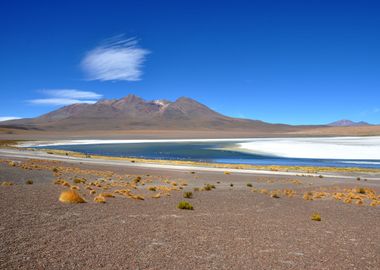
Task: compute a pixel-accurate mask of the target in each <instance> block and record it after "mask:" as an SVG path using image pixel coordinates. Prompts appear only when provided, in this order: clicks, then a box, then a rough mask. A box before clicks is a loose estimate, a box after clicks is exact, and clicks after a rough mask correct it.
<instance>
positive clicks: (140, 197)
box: [131, 195, 145, 201]
mask: <svg viewBox="0 0 380 270" xmlns="http://www.w3.org/2000/svg"><path fill="white" fill-rule="evenodd" d="M131 198H132V199H135V200H142V201H143V200H144V199H145V198H144V196H142V195H131Z"/></svg>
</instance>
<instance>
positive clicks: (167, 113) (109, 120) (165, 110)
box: [0, 94, 369, 134]
mask: <svg viewBox="0 0 380 270" xmlns="http://www.w3.org/2000/svg"><path fill="white" fill-rule="evenodd" d="M362 125H369V124H368V123H364V122H359V123H356V122H352V121H349V120H341V121H337V122H334V123H331V124H329V125H320V126H316V125H309V126H292V125H285V124H271V123H266V122H263V121H259V120H251V119H241V118H234V117H229V116H225V115H222V114H220V113H218V112H216V111H214V110H212V109H210V108H209V107H207V106H205V105H203V104H201V103H199V102H197V101H196V100H194V99H191V98H188V97H181V98H178V99H177V100H175V101H168V100H150V101H146V100H144V99H142V98H140V97H138V96H136V95H132V94H130V95H128V96H126V97H123V98H120V99H102V100H99V101H97V102H96V103H94V104H86V103H78V104H72V105H68V106H65V107H62V108H60V109H58V110H55V111H52V112H49V113H47V114H44V115H41V116H39V117H36V118H25V119H18V120H10V121H5V122H1V123H0V128H11V129H19V130H37V131H56V132H62V131H68V132H71V131H107V132H112V131H133V130H189V131H197V130H208V131H214V130H215V131H232V132H235V131H244V132H254V133H265V134H275V133H278V134H279V133H282V134H285V133H292V132H295V133H299V132H304V131H308V130H312V129H316V128H317V129H318V128H322V129H325V128H328V126H330V127H342V126H362Z"/></svg>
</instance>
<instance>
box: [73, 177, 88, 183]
mask: <svg viewBox="0 0 380 270" xmlns="http://www.w3.org/2000/svg"><path fill="white" fill-rule="evenodd" d="M73 181H74V183H75V184H84V183H86V181H87V180H86V179H84V178H74V180H73Z"/></svg>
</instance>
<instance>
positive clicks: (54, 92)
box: [29, 89, 102, 106]
mask: <svg viewBox="0 0 380 270" xmlns="http://www.w3.org/2000/svg"><path fill="white" fill-rule="evenodd" d="M39 92H41V93H43V94H45V95H47V96H48V97H47V98H39V99H32V100H29V103H31V104H35V105H58V106H59V105H61V106H65V105H70V104H75V103H88V104H93V103H95V102H96V101H97V100H98V99H100V98H102V95H101V94H98V93H95V92H91V91H81V90H77V89H44V90H40V91H39Z"/></svg>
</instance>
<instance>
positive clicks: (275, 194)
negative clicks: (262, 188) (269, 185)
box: [270, 191, 280, 199]
mask: <svg viewBox="0 0 380 270" xmlns="http://www.w3.org/2000/svg"><path fill="white" fill-rule="evenodd" d="M270 196H271V197H272V198H275V199H279V198H280V195H279V192H277V191H272V192H271V194H270Z"/></svg>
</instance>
